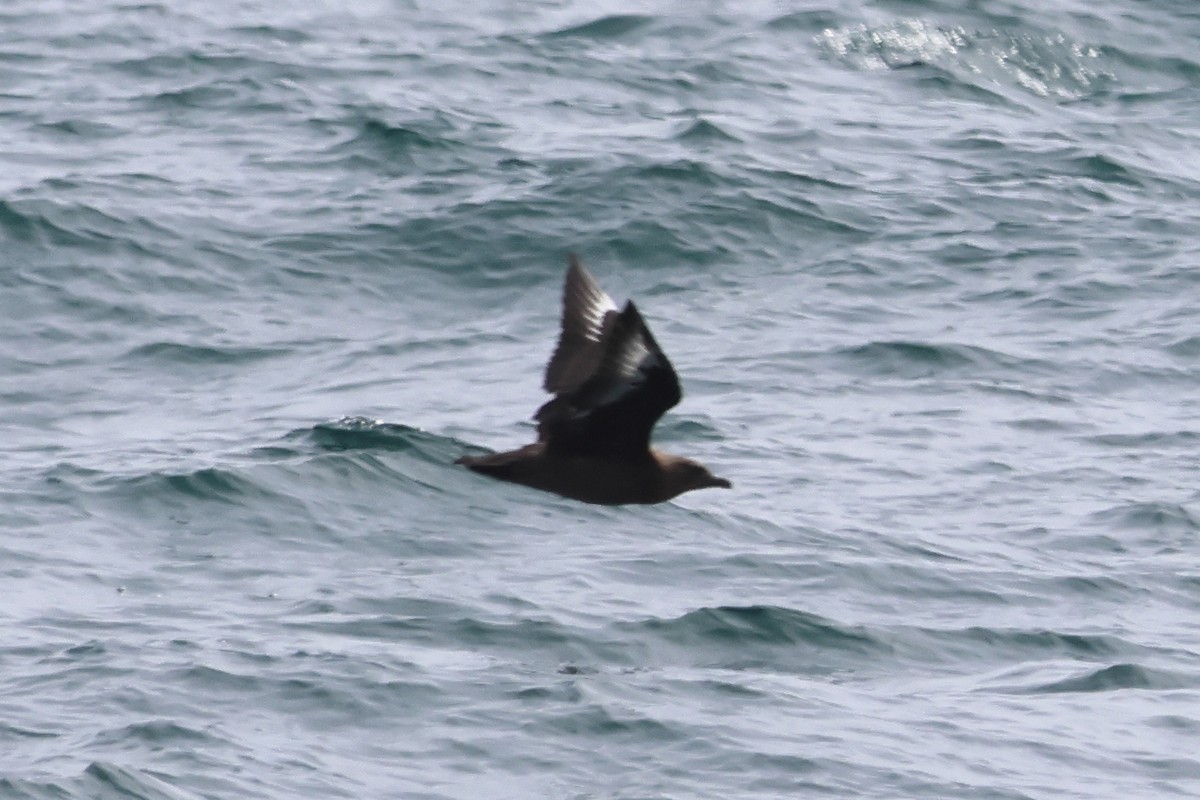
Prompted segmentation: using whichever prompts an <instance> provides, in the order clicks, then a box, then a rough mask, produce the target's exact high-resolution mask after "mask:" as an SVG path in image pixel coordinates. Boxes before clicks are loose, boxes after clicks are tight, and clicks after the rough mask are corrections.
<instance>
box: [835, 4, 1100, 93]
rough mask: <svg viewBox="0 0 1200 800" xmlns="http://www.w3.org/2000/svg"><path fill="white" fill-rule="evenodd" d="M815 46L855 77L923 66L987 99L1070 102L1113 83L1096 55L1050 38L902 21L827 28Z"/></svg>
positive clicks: (1094, 49) (1062, 39)
mask: <svg viewBox="0 0 1200 800" xmlns="http://www.w3.org/2000/svg"><path fill="white" fill-rule="evenodd" d="M817 41H818V43H819V44H820V45H821V46H822V47H823V48H824V49H825V51H826V52H827V53H828V54H829V55H831V56H832V57H834V58H837V59H839V60H840V61H842V62H843V63H846V64H848V65H850V66H853V67H856V68H859V69H891V70H897V69H905V68H914V67H922V66H928V67H931V68H933V69H936V70H938V71H939V74H940V75H941V77H942V79H943V80H944V81H946V82H947V83H949V84H955V85H960V86H963V87H970V88H973V89H976V90H983V91H986V92H988V93H989V94H994V93H993V92H992V90H991V88H990V87H997V86H999V87H1005V88H1008V89H1018V90H1020V91H1021V92H1024V93H1028V94H1031V95H1035V96H1037V97H1050V98H1058V99H1060V100H1077V99H1079V98H1081V97H1085V96H1088V95H1095V94H1100V93H1103V92H1106V91H1108V90H1109V89H1110V88H1112V87H1113V85H1114V84H1115V83H1116V82H1117V76H1116V74H1115V72H1114V65H1113V64H1111V63H1109V59H1108V58H1107V57H1106V55H1105V53H1104V51H1103V50H1102V49H1100V48H1098V47H1095V46H1092V45H1089V44H1087V43H1084V42H1079V41H1076V40H1074V39H1071V38H1070V37H1068V36H1066V35H1065V34H1062V33H1057V32H1054V33H1039V32H1023V31H1006V30H998V29H992V30H968V29H967V28H964V27H962V26H949V27H947V26H939V25H936V24H931V23H928V22H926V21H924V20H921V19H913V18H910V19H902V20H898V21H896V22H892V23H889V24H886V25H874V26H872V25H865V24H860V25H853V26H849V27H842V28H827V29H826V30H824V31H823V32H822V33H821V34H819V35H818V37H817Z"/></svg>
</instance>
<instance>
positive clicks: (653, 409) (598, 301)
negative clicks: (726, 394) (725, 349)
mask: <svg viewBox="0 0 1200 800" xmlns="http://www.w3.org/2000/svg"><path fill="white" fill-rule="evenodd" d="M546 389H547V390H548V391H551V392H553V393H554V395H555V396H554V398H553V399H552V400H550V401H549V402H547V403H546V404H545V405H543V406H542V407H541V408H540V409H538V412H537V414H536V415H535V417H534V418H535V419H536V420H537V422H538V439H539V440H540V441H544V442H546V445H547V447H548V448H549V449H550V450H551V451H553V452H557V453H563V454H575V455H583V456H597V457H618V458H619V457H636V456H641V455H645V454H646V452H647V450H648V448H649V446H650V431H651V430H652V429H653V428H654V424H655V423H656V422H658V419H659V417H661V416H662V415H663V413H664V412H665V411H666V410H667V409H669V408H671V407H672V406H674V405H675V404H676V403H678V402H679V400H680V398H681V397H682V392H681V391H680V388H679V378H678V377H677V376H676V374H675V369H674V367H672V366H671V362H670V360H669V359H668V358H667V357H666V355H665V354H664V353H663V351H662V350H661V349H660V348H659V346H658V343H657V342H656V341H655V340H654V336H653V334H651V333H650V329H649V328H648V327H647V326H646V322H645V320H643V319H642V315H641V314H640V313H638V310H637V306H635V305H634V304H633V302H632V301H630V302H629V303H626V305H625V308H624V309H623V310H622V311H620V312H619V313H618V312H617V310H616V307H615V306H614V305H613V304H612V300H610V299H609V297H608V295H606V294H605V293H604V291H603V290H602V289H600V286H599V285H598V284H597V283H596V281H595V279H594V278H592V276H591V275H589V274H588V273H587V271H586V270H585V269H584V268H583V266H582V265H580V264H579V262H578V261H577V260H575V259H574V258H572V261H571V266H570V268H569V269H568V271H567V281H566V288H565V290H564V292H563V332H562V337H561V338H560V339H559V344H558V348H557V349H556V350H555V352H554V356H553V357H552V358H551V359H550V364H549V366H548V367H547V369H546Z"/></svg>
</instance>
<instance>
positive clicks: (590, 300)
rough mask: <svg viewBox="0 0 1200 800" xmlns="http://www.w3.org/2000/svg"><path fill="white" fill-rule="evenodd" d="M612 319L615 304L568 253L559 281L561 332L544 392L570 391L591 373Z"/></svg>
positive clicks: (615, 317) (547, 366)
mask: <svg viewBox="0 0 1200 800" xmlns="http://www.w3.org/2000/svg"><path fill="white" fill-rule="evenodd" d="M616 319H617V304H616V303H614V302H613V301H612V298H611V297H609V296H608V295H607V294H605V293H604V290H603V289H601V288H600V284H598V283H596V279H595V278H593V277H592V275H591V273H590V272H588V271H587V270H586V269H584V268H583V265H582V264H580V263H579V258H578V257H576V255H575V254H574V253H572V254H571V256H570V266H568V267H567V279H566V281H564V283H563V310H562V332H561V333H560V334H559V337H558V347H556V348H555V349H554V355H552V356H551V357H550V362H549V363H548V364H547V365H546V378H545V380H544V381H543V383H542V386H543V387H544V388H545V390H546V391H547V392H550V393H551V394H562V393H564V392H573V391H575V390H576V389H578V388H579V387H580V386H582V385H583V383H584V381H586V380H587V379H588V378H590V377H591V376H592V373H594V372H595V371H596V369H597V368H598V367H599V366H600V360H601V359H602V358H603V357H604V348H603V346H602V345H601V341H602V340H603V339H604V335H605V332H606V331H608V330H609V329H611V328H612V326H613V325H614V324H616Z"/></svg>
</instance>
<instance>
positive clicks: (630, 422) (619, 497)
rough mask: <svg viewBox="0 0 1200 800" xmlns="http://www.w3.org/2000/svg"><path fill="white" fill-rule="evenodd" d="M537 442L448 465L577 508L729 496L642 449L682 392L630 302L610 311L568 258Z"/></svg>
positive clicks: (699, 468)
mask: <svg viewBox="0 0 1200 800" xmlns="http://www.w3.org/2000/svg"><path fill="white" fill-rule="evenodd" d="M544 385H545V388H546V390H547V391H548V392H551V393H553V394H554V397H553V398H552V399H551V400H549V401H548V402H547V403H546V404H545V405H543V406H542V407H541V408H539V409H538V411H537V414H536V415H535V416H534V419H536V420H537V423H538V441H536V442H534V443H533V444H530V445H526V446H525V447H522V448H520V449H518V450H512V451H509V452H505V453H495V454H492V455H486V456H464V457H463V458H460V459H459V460H458V463H460V464H463V465H465V466H467V467H469V468H470V469H472V470H474V471H476V472H480V473H483V474H485V475H490V476H491V477H494V478H498V479H500V480H504V481H510V482H512V483H519V484H522V485H524V486H529V487H531V488H534V489H541V490H543V491H548V492H554V493H555V494H559V495H562V496H563V497H569V498H572V499H575V500H581V501H583V502H586V503H601V504H604V505H622V504H626V503H660V502H663V501H664V500H670V499H671V498H672V497H676V496H677V495H680V494H682V493H683V492H687V491H691V490H693V489H703V488H706V487H713V486H717V487H724V488H729V486H730V483H729V481H727V480H724V479H723V478H717V477H715V476H714V475H712V474H711V473H710V472H709V471H708V470H707V469H706V468H705V467H704V466H703V465H701V464H698V463H696V462H695V461H691V460H689V459H686V458H683V457H681V456H673V455H669V454H667V453H663V452H660V451H658V450H655V449H653V448H651V447H650V432H651V430H652V429H653V427H654V424H655V423H656V422H657V421H658V419H659V417H661V416H662V415H663V413H664V412H665V411H666V410H667V409H669V408H671V407H672V406H674V405H675V404H676V403H678V402H679V400H680V398H681V397H682V392H681V391H680V388H679V379H678V377H677V376H676V375H675V370H674V368H673V367H672V366H671V362H670V361H669V360H668V359H667V357H666V355H665V354H664V353H663V352H662V350H661V349H660V348H659V346H658V343H657V342H655V341H654V336H653V335H652V334H651V333H650V329H649V328H648V327H647V326H646V323H645V321H644V320H643V319H642V316H641V314H639V313H638V310H637V307H636V306H634V304H633V301H629V302H628V303H626V305H625V308H624V309H623V310H621V311H618V310H617V307H616V305H615V304H614V303H613V301H612V300H611V299H610V298H609V296H608V295H607V294H605V293H604V291H603V290H602V289H601V288H600V286H599V284H597V283H596V280H595V278H593V277H592V276H591V275H590V274H589V273H588V272H587V270H585V269H584V268H583V266H582V265H581V264H580V263H579V261H578V260H577V259H576V258H575V256H571V263H570V266H569V268H568V269H567V278H566V284H565V286H564V289H563V316H562V333H561V335H560V337H559V341H558V347H557V348H555V351H554V355H553V356H551V358H550V363H549V364H548V365H547V366H546V378H545V382H544Z"/></svg>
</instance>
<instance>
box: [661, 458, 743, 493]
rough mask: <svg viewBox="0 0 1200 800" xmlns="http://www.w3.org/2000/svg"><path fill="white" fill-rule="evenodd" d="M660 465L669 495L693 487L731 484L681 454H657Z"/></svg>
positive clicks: (726, 486)
mask: <svg viewBox="0 0 1200 800" xmlns="http://www.w3.org/2000/svg"><path fill="white" fill-rule="evenodd" d="M658 459H659V463H660V464H661V465H662V468H663V473H664V480H665V483H666V488H667V491H668V492H670V495H669V496H670V497H676V496H678V495H681V494H683V493H684V492H690V491H692V490H694V489H713V488H720V489H732V488H733V484H732V483H730V482H729V481H727V480H725V479H724V478H718V477H717V476H716V475H713V474H712V473H711V472H709V471H708V467H706V466H704V465H703V464H700V463H698V462H696V461H692V460H691V459H690V458H682V457H681V456H668V455H661V454H660V455H658Z"/></svg>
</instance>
